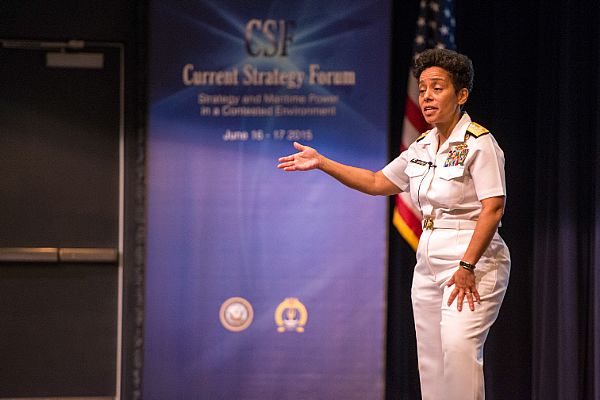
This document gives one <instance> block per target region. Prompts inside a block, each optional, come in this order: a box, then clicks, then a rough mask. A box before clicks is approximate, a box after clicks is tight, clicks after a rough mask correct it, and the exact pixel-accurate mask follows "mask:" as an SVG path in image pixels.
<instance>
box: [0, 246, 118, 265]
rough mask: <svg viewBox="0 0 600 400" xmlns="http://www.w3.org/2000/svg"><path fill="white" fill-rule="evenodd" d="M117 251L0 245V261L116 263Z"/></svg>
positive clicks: (97, 248) (89, 248)
mask: <svg viewBox="0 0 600 400" xmlns="http://www.w3.org/2000/svg"><path fill="white" fill-rule="evenodd" d="M118 260H119V251H118V250H117V249H115V248H104V247H60V248H59V247H0V262H19V263H21V262H22V263H116V262H118Z"/></svg>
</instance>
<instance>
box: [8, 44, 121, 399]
mask: <svg viewBox="0 0 600 400" xmlns="http://www.w3.org/2000/svg"><path fill="white" fill-rule="evenodd" d="M122 71H123V68H122V48H121V46H118V45H112V44H99V43H96V44H90V43H83V42H78V41H71V42H65V43H54V42H50V43H48V42H47V43H45V42H35V41H14V40H4V41H2V46H1V48H0V88H1V89H0V188H1V189H0V399H2V398H15V397H19V398H40V397H44V398H62V397H86V398H89V397H92V398H118V397H119V391H120V365H121V354H120V353H121V340H120V337H121V309H122V287H123V284H122V276H123V274H122V261H121V260H122V248H123V245H122V242H123V234H122V232H123V194H122V193H123V156H124V155H123V122H122V121H123V115H122V114H123V111H122V110H123V104H122V103H123V101H122V98H123V72H122Z"/></svg>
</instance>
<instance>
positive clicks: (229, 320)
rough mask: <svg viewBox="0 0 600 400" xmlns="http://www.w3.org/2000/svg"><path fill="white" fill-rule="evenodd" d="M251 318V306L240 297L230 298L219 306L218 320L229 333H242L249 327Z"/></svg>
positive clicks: (252, 316)
mask: <svg viewBox="0 0 600 400" xmlns="http://www.w3.org/2000/svg"><path fill="white" fill-rule="evenodd" d="M253 318H254V310H253V309H252V305H251V304H250V303H249V302H248V300H246V299H244V298H242V297H230V298H229V299H227V300H225V301H224V302H223V304H221V309H220V310H219V319H220V320H221V324H223V326H224V327H225V329H227V330H229V331H232V332H240V331H243V330H244V329H246V328H248V327H249V326H250V324H251V323H252V319H253Z"/></svg>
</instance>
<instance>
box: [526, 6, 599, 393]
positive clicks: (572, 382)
mask: <svg viewBox="0 0 600 400" xmlns="http://www.w3.org/2000/svg"><path fill="white" fill-rule="evenodd" d="M598 14H599V6H598V4H589V3H587V2H577V1H568V2H563V3H561V4H556V5H552V6H547V5H546V6H545V7H544V8H543V9H542V8H540V17H539V18H540V35H539V36H540V39H542V38H544V39H545V40H540V41H539V46H538V49H537V56H538V57H537V70H538V71H539V74H538V76H537V77H536V82H535V87H536V92H537V93H536V95H535V98H536V104H537V106H536V111H537V112H536V116H535V117H536V131H535V134H536V135H535V136H536V140H535V145H536V179H535V187H536V194H535V198H536V203H535V207H534V211H535V212H534V217H535V218H534V221H533V222H534V226H535V229H534V239H535V246H534V264H533V275H534V277H535V281H534V282H532V289H533V293H532V295H533V299H532V300H533V302H532V305H533V349H532V359H533V370H532V386H533V396H532V398H533V399H540V400H542V399H543V400H546V399H598V398H600V390H599V389H600V387H599V385H600V380H599V379H598V378H599V374H600V370H599V368H598V356H597V355H598V350H600V347H599V346H598V345H599V344H600V341H599V339H600V331H598V329H597V325H598V323H599V321H600V319H599V316H600V315H599V312H600V303H599V302H598V294H599V290H600V278H599V277H600V275H599V274H598V267H600V263H599V255H600V253H598V249H599V243H600V236H598V233H599V228H600V223H599V222H600V202H599V201H600V198H599V197H598V191H599V187H598V184H599V180H598V177H599V172H600V162H599V161H598V156H599V155H600V152H599V151H598V145H599V142H600V141H599V140H598V134H599V127H600V125H599V123H598V122H599V119H598V118H599V117H598V116H599V106H600V97H599V92H600V86H599V85H600V79H599V78H600V66H599V64H598V61H599V59H598V55H599V47H600V44H599V43H598ZM542 21H544V22H545V23H542Z"/></svg>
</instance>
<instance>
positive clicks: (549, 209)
mask: <svg viewBox="0 0 600 400" xmlns="http://www.w3.org/2000/svg"><path fill="white" fill-rule="evenodd" d="M395 8H396V9H395V12H394V19H395V25H399V24H409V27H408V28H407V27H405V26H402V27H397V26H396V27H395V37H394V40H395V44H394V47H393V49H392V50H393V54H394V57H393V60H394V63H395V65H394V66H393V70H394V74H395V77H394V78H392V85H394V87H393V88H392V90H391V93H392V96H391V114H392V116H393V117H392V119H391V121H390V130H391V137H392V139H391V153H392V155H395V154H397V153H394V151H395V150H396V149H397V148H398V147H399V144H398V140H399V137H398V136H399V133H398V132H400V130H399V128H398V126H400V124H401V121H398V120H397V119H398V118H397V116H398V115H401V114H400V113H401V110H402V109H403V108H402V107H403V104H404V90H405V87H404V86H403V85H404V84H405V83H404V80H405V79H406V72H405V71H406V69H407V68H408V63H409V56H408V55H409V54H410V53H409V52H410V50H409V47H410V45H411V43H410V41H411V40H412V36H411V35H412V34H413V33H414V19H413V20H410V18H411V17H412V15H410V13H412V12H413V11H412V8H411V7H408V6H407V5H403V6H402V7H400V6H399V5H397V6H396V7H395ZM407 13H408V14H407ZM599 14H600V4H598V3H596V2H592V1H559V2H547V1H541V0H538V1H533V2H523V1H516V0H510V1H492V0H479V1H476V0H457V1H456V20H457V32H456V40H457V45H458V50H459V51H460V52H463V53H465V54H467V55H469V56H470V57H471V59H472V60H473V63H474V65H475V87H474V91H473V93H472V94H471V97H470V99H469V102H468V104H467V111H468V112H469V114H470V115H471V117H472V118H473V119H474V120H475V121H477V122H479V123H480V124H482V125H484V126H486V127H487V128H488V129H490V130H491V131H492V133H493V134H494V136H495V137H496V139H497V140H498V142H499V143H500V145H501V147H502V148H503V149H504V151H505V156H506V173H507V188H508V196H507V209H506V213H505V216H504V218H503V227H502V228H500V234H501V235H502V237H503V238H504V239H505V241H506V242H507V244H508V245H509V248H510V250H511V258H512V270H511V280H510V285H509V289H508V292H507V294H506V298H505V300H504V304H503V306H502V310H501V311H500V316H499V318H498V320H497V322H496V324H495V325H494V326H493V327H492V330H491V332H490V336H489V338H488V341H487V343H486V349H485V374H486V399H487V400H506V399H511V400H531V399H535V400H554V399H557V400H574V399H585V400H587V399H600V387H599V386H600V354H598V352H599V350H600V342H599V338H600V330H599V329H598V328H600V271H598V268H599V267H600V161H598V158H599V156H600V143H599V142H600V140H599V139H598V136H599V134H600V132H599V130H600V64H599V61H600V60H599V58H600V54H599V53H600V42H599V40H598V39H600V31H599V27H598V17H599ZM415 15H416V14H415ZM415 18H416V17H415ZM399 110H400V111H399ZM394 116H395V117H394ZM394 118H396V119H394ZM389 261H390V272H389V294H388V301H389V307H388V315H389V317H388V365H387V374H386V377H387V382H386V388H387V392H386V393H387V396H386V399H408V400H413V399H418V398H419V394H418V372H417V370H416V368H417V367H416V351H415V346H414V331H413V327H412V323H413V320H412V311H411V309H410V292H409V288H410V279H411V278H412V265H413V264H414V254H412V252H411V250H410V248H409V247H408V246H405V245H404V244H403V243H402V241H401V239H400V238H399V237H398V235H397V233H396V232H395V230H394V228H393V226H392V227H390V257H389Z"/></svg>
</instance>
